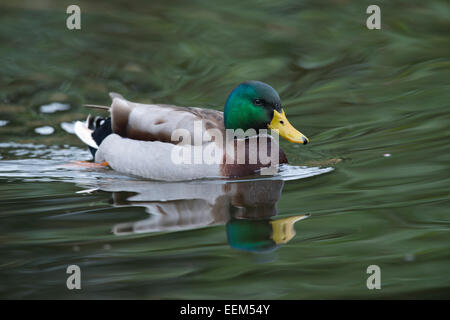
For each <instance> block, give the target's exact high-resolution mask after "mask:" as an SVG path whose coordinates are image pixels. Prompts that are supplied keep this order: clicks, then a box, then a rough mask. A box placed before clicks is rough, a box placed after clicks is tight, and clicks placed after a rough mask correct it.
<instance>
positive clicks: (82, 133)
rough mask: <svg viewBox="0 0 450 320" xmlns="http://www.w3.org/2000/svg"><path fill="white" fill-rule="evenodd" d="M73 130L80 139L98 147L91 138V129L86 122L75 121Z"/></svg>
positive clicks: (93, 146)
mask: <svg viewBox="0 0 450 320" xmlns="http://www.w3.org/2000/svg"><path fill="white" fill-rule="evenodd" d="M74 131H75V134H76V135H77V137H78V138H80V140H81V141H83V142H84V143H85V144H87V145H88V146H90V147H92V148H95V149H98V145H97V143H96V142H95V141H94V139H92V130H91V129H89V128H88V126H87V123H86V122H81V121H77V122H75V126H74Z"/></svg>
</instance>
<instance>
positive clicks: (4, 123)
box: [0, 120, 9, 127]
mask: <svg viewBox="0 0 450 320" xmlns="http://www.w3.org/2000/svg"><path fill="white" fill-rule="evenodd" d="M8 122H9V121H8V120H0V127H4V126H6V125H7V124H8Z"/></svg>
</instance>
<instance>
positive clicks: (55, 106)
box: [40, 102, 70, 113]
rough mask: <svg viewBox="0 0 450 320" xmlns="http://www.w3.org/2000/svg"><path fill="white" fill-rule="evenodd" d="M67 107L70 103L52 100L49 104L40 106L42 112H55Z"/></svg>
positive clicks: (67, 108) (68, 107)
mask: <svg viewBox="0 0 450 320" xmlns="http://www.w3.org/2000/svg"><path fill="white" fill-rule="evenodd" d="M69 109H70V105H68V104H65V103H60V102H52V103H50V104H45V105H43V106H41V108H40V110H41V112H42V113H55V112H56V111H64V110H69Z"/></svg>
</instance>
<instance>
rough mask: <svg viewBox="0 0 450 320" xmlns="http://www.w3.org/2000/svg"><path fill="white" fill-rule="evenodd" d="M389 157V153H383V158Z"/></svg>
mask: <svg viewBox="0 0 450 320" xmlns="http://www.w3.org/2000/svg"><path fill="white" fill-rule="evenodd" d="M390 156H391V154H390V153H385V154H383V157H385V158H388V157H390Z"/></svg>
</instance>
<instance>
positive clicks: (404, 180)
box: [0, 0, 450, 299]
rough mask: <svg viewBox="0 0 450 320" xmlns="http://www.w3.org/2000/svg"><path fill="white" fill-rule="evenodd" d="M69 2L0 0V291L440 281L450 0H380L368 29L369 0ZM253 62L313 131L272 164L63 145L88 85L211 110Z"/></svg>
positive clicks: (259, 294) (275, 292)
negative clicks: (171, 173)
mask: <svg viewBox="0 0 450 320" xmlns="http://www.w3.org/2000/svg"><path fill="white" fill-rule="evenodd" d="M79 3H80V7H81V9H82V30H80V31H69V30H67V29H66V28H65V18H66V16H67V15H66V14H65V8H66V7H65V5H64V4H62V3H61V2H60V1H17V2H14V3H11V2H9V1H0V23H1V28H0V39H1V40H2V43H3V44H4V45H3V46H1V48H0V57H1V59H0V69H1V72H0V89H1V90H0V219H1V220H0V221H1V223H0V229H1V236H0V252H1V259H0V297H2V298H60V299H61V298H62V299H72V298H75V299H81V298H139V299H167V298H177V299H178V298H182V299H197V298H207V299H209V298H220V299H230V298H235V299H236V298H237V299H241V298H243V299H245V298H246V299H254V298H255V299H311V298H320V299H327V298H369V299H370V298H430V297H436V298H449V297H450V280H449V279H450V272H449V270H450V268H449V266H450V250H449V249H450V246H449V240H450V236H449V222H450V219H449V210H448V208H449V204H450V203H449V202H450V201H449V174H448V172H449V168H448V163H449V160H450V158H449V148H448V139H449V127H448V124H449V116H448V115H449V107H450V105H449V101H450V94H449V92H450V90H449V89H450V82H449V77H448V74H449V71H450V70H449V69H450V68H449V67H450V60H449V56H448V52H449V48H450V43H449V37H448V30H449V27H450V23H449V18H448V17H449V16H450V15H449V12H450V7H449V5H448V3H447V2H445V1H428V2H426V3H423V2H421V1H397V2H395V3H392V2H388V1H382V2H381V3H380V6H381V8H382V19H383V20H382V30H379V31H371V30H367V28H365V19H366V14H365V10H366V8H367V6H368V5H369V4H371V3H369V2H365V1H358V2H356V1H331V2H328V1H277V2H276V3H274V2H273V1H245V2H242V1H226V2H220V1H204V0H197V1H189V4H188V3H187V2H185V1H175V2H173V3H171V4H170V5H169V4H168V3H167V2H164V1H152V2H151V4H150V3H149V2H147V1H133V2H130V1H119V0H114V1H107V2H98V1H97V2H95V3H92V2H91V1H80V2H79ZM248 79H256V80H261V81H265V82H267V83H269V84H271V85H272V86H273V87H274V88H276V89H277V90H278V92H279V94H280V96H281V98H282V101H283V103H284V105H285V107H286V113H287V116H288V118H289V119H290V121H291V123H292V124H293V125H294V126H295V127H297V128H299V129H300V130H301V131H302V132H303V133H305V134H306V135H307V136H308V137H309V138H310V139H311V143H310V144H308V145H307V146H298V145H293V144H290V143H288V142H282V147H283V149H284V150H285V152H286V154H287V156H288V158H289V160H290V163H291V166H290V167H286V168H284V171H283V172H282V173H280V174H279V175H277V176H276V177H273V178H271V179H263V180H261V179H247V180H246V181H241V180H238V181H236V180H235V181H223V180H220V181H219V180H206V181H190V182H179V183H163V182H154V181H153V182H152V181H143V180H140V179H137V178H133V177H128V176H125V175H122V174H119V173H116V172H114V171H112V170H110V169H98V168H91V167H87V166H82V165H80V163H79V162H77V161H87V160H89V159H90V154H89V152H88V151H87V149H86V148H85V147H84V146H83V145H82V143H81V142H80V141H78V139H77V138H76V137H75V136H74V135H73V134H72V133H71V132H72V127H71V124H72V122H73V121H75V120H80V119H83V118H85V117H86V116H87V114H88V113H89V110H86V109H85V108H83V107H82V104H84V103H94V104H108V103H109V97H108V92H109V91H114V92H120V93H121V94H123V95H124V96H125V97H127V98H128V99H130V100H133V101H139V102H160V103H174V104H180V105H188V106H203V107H208V108H213V109H218V110H223V105H224V103H225V100H226V97H227V95H228V93H229V92H230V91H231V90H232V88H233V87H234V86H235V85H237V84H238V83H239V82H241V81H244V80H248ZM48 127H51V128H52V129H48ZM275 240H276V241H275ZM71 264H76V265H79V266H80V268H81V270H82V290H80V291H69V290H68V289H67V288H66V279H67V276H68V275H67V274H66V268H67V266H69V265H71ZM373 264H375V265H378V266H380V268H381V272H382V289H381V290H368V289H367V287H366V279H367V277H368V275H367V274H366V269H367V267H368V266H369V265H373Z"/></svg>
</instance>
